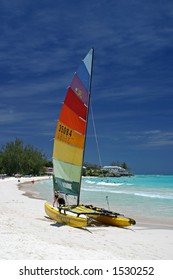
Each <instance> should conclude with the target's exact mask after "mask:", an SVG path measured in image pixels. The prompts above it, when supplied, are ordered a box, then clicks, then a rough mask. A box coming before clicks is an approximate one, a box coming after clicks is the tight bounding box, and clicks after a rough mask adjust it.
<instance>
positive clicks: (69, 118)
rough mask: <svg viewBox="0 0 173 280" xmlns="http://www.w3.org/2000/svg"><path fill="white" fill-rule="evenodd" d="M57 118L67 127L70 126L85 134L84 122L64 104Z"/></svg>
mask: <svg viewBox="0 0 173 280" xmlns="http://www.w3.org/2000/svg"><path fill="white" fill-rule="evenodd" d="M59 120H60V122H62V123H64V124H65V125H67V126H68V127H71V128H72V129H73V130H76V131H78V132H80V133H82V134H83V135H85V130H86V122H85V121H84V120H82V119H81V118H80V117H79V116H78V115H77V114H76V113H74V111H72V110H71V109H70V108H69V107H68V106H66V105H65V104H64V105H63V107H62V110H61V114H60V118H59Z"/></svg>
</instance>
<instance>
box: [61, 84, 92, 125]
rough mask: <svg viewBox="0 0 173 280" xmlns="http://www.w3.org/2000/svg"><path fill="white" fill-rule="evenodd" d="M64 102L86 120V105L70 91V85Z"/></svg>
mask: <svg viewBox="0 0 173 280" xmlns="http://www.w3.org/2000/svg"><path fill="white" fill-rule="evenodd" d="M64 103H65V104H66V105H67V106H68V107H69V108H70V109H71V110H72V111H74V112H75V113H76V114H77V115H79V116H80V117H81V118H83V119H84V120H86V118H87V107H86V106H85V105H84V103H83V102H82V100H81V99H79V98H78V97H77V95H76V94H75V93H74V92H73V91H72V89H71V88H70V87H69V88H68V91H67V94H66V98H65V101H64Z"/></svg>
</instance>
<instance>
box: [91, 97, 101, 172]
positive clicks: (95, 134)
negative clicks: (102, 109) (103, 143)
mask: <svg viewBox="0 0 173 280" xmlns="http://www.w3.org/2000/svg"><path fill="white" fill-rule="evenodd" d="M90 109H91V118H92V123H93V129H94V136H95V141H96V146H97V152H98V157H99V163H100V166H101V167H102V161H101V155H100V150H99V143H98V138H97V133H96V126H95V121H94V114H93V109H92V104H91V101H90Z"/></svg>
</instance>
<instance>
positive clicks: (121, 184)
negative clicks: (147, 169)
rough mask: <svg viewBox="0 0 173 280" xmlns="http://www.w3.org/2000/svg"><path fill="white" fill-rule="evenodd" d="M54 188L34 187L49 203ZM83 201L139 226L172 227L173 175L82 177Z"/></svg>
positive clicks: (48, 183)
mask: <svg viewBox="0 0 173 280" xmlns="http://www.w3.org/2000/svg"><path fill="white" fill-rule="evenodd" d="M52 186H53V183H52V179H50V180H44V181H40V182H38V183H36V184H34V188H36V190H37V191H38V192H39V196H40V197H41V198H43V199H46V200H48V201H53V187H52ZM80 201H81V203H83V204H92V205H95V206H99V207H103V208H106V209H108V208H110V210H113V211H116V212H118V213H121V214H124V215H126V216H130V217H131V218H135V219H136V221H137V222H139V223H142V222H151V223H155V224H160V225H162V224H163V225H173V175H136V176H132V177H120V178H108V177H107V178H100V177H83V179H82V187H81V196H80ZM69 203H71V201H69Z"/></svg>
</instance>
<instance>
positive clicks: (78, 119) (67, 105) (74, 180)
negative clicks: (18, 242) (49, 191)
mask: <svg viewBox="0 0 173 280" xmlns="http://www.w3.org/2000/svg"><path fill="white" fill-rule="evenodd" d="M92 61H93V49H91V50H90V52H89V53H88V54H87V55H86V57H85V58H84V59H83V60H82V62H81V65H80V66H79V68H78V69H77V71H76V72H75V74H74V76H73V79H72V82H71V84H70V86H69V87H68V88H67V93H66V96H65V99H64V102H63V104H62V109H61V112H60V116H59V120H58V123H57V127H56V132H55V138H54V149H53V167H54V189H55V190H59V191H60V192H63V193H66V194H71V195H76V196H77V197H78V201H79V196H80V186H81V171H82V165H83V156H84V148H85V138H86V129H87V119H88V106H89V97H90V87H91V73H92Z"/></svg>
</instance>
